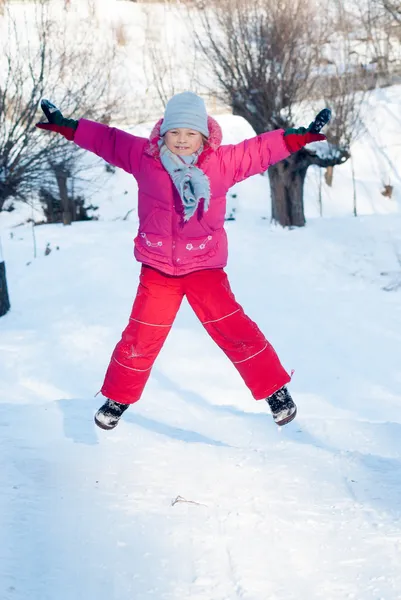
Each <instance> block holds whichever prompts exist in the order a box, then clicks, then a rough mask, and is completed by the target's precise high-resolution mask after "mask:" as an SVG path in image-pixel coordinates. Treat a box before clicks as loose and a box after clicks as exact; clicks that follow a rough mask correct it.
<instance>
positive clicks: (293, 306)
mask: <svg viewBox="0 0 401 600" xmlns="http://www.w3.org/2000/svg"><path fill="white" fill-rule="evenodd" d="M260 216H261V215H260V214H259V215H258V214H257V211H255V212H254V213H253V214H250V215H248V218H247V219H244V222H243V223H241V224H240V221H237V222H230V223H228V232H229V238H230V244H231V256H230V263H229V267H228V271H229V275H230V277H231V280H232V286H233V289H234V291H235V292H236V295H237V297H238V299H239V300H240V301H241V302H242V303H243V304H244V306H245V307H246V310H247V312H248V313H249V314H250V315H251V316H252V317H253V318H254V319H255V320H256V321H257V322H258V323H259V324H260V326H261V328H262V329H263V330H264V331H265V332H266V334H267V335H268V337H269V339H270V340H271V341H272V343H273V344H274V345H275V346H276V348H277V350H278V352H279V354H280V356H281V358H282V360H283V362H284V364H285V365H286V366H287V367H288V368H289V369H291V368H294V369H295V375H294V378H293V382H292V384H291V389H292V392H293V395H294V397H295V398H296V400H297V402H298V404H299V418H298V419H297V420H296V421H295V422H294V423H293V424H291V425H289V426H287V427H286V428H283V429H282V430H281V431H280V430H278V429H277V428H276V426H275V425H274V424H273V422H272V419H271V417H270V416H269V414H268V411H267V406H266V404H265V403H264V402H259V403H257V402H255V401H253V400H252V398H251V396H250V394H249V393H248V391H247V390H246V388H245V387H244V386H243V384H242V381H241V380H240V378H239V375H238V374H237V372H236V371H235V369H234V368H233V367H232V366H231V364H230V363H229V362H228V360H227V359H226V357H225V356H224V355H223V354H222V353H221V352H220V350H219V349H218V348H217V347H215V346H214V345H213V343H212V342H211V340H210V339H209V338H208V337H207V334H206V333H205V332H204V331H203V329H202V327H201V326H200V324H199V323H198V322H197V320H196V317H195V316H194V315H193V314H192V313H191V311H190V308H189V307H188V305H184V306H183V309H182V311H181V312H180V313H179V315H178V318H177V321H176V324H175V327H174V328H173V331H172V332H171V335H170V337H169V338H168V340H167V342H166V345H165V347H164V349H163V350H162V353H161V355H160V357H159V359H158V361H157V363H156V366H155V369H154V371H153V375H152V378H151V380H150V382H149V385H148V387H147V388H146V391H145V393H144V396H143V398H142V400H141V401H140V402H139V403H138V404H137V405H136V406H135V407H133V408H132V409H130V410H129V411H128V413H126V415H125V418H124V421H123V422H122V423H121V424H120V425H119V426H118V428H117V429H116V430H115V431H113V432H109V433H106V432H103V431H101V430H98V429H96V428H95V426H94V424H93V421H92V418H93V413H94V411H95V410H96V408H97V406H98V405H99V403H100V397H97V398H94V397H93V396H94V394H95V393H96V391H97V390H98V389H99V387H100V385H101V382H102V377H103V373H104V370H105V368H106V365H107V361H108V358H109V355H110V352H111V350H112V348H113V346H114V343H115V342H116V341H117V339H118V337H119V334H120V331H121V329H122V328H123V327H124V325H125V323H126V320H127V317H128V311H129V309H130V305H131V302H132V297H133V295H134V292H135V288H136V285H137V279H138V271H139V266H138V265H137V264H136V263H135V262H134V261H133V259H132V247H131V244H132V237H133V235H134V233H135V226H136V224H135V222H127V221H121V220H119V221H114V222H92V223H78V224H75V225H73V226H72V227H70V228H63V227H62V226H42V227H37V228H36V236H37V246H38V258H37V259H36V260H32V237H31V235H32V234H31V230H30V228H29V226H23V227H19V228H15V229H13V230H12V232H13V234H14V235H13V237H12V238H11V237H10V235H9V233H10V230H9V231H8V232H7V233H8V234H7V235H4V236H3V246H4V254H5V256H6V258H7V269H8V279H9V287H10V296H11V302H12V311H11V312H10V313H8V314H7V315H6V316H5V317H4V318H2V319H1V320H0V431H1V435H0V446H1V448H0V484H1V494H0V531H1V545H0V597H1V598H2V600H26V599H27V598H29V599H30V600H54V598H57V600H71V599H72V598H74V599H75V598H91V599H92V598H96V599H97V600H144V599H145V598H154V599H157V600H178V599H182V598H191V600H235V599H237V598H238V599H239V598H241V599H242V600H262V599H263V600H265V599H269V600H295V599H296V600H300V599H302V600H318V599H319V600H320V599H322V600H323V599H324V600H340V599H341V600H343V599H350V598H352V599H358V600H398V599H399V598H400V597H401V574H400V570H399V556H400V551H401V521H400V517H401V509H400V502H399V501H400V494H401V371H400V365H399V357H400V352H399V349H400V343H401V308H400V292H399V291H398V292H386V291H384V290H383V289H382V288H383V286H386V285H388V284H390V283H391V281H393V280H395V278H397V277H400V270H401V268H400V265H399V264H398V263H397V260H396V256H395V253H394V248H398V249H400V248H401V233H400V232H401V218H400V216H366V217H363V218H360V219H353V218H348V219H347V218H343V219H328V220H323V219H321V220H319V219H316V220H312V221H311V222H310V223H309V224H308V226H307V227H306V228H304V229H302V230H296V231H283V230H281V229H279V228H272V227H271V226H270V225H269V224H268V222H267V221H266V220H263V219H261V218H260ZM48 243H50V247H51V248H52V251H51V253H50V254H49V255H48V256H45V255H44V249H45V247H46V245H47V244H48ZM56 246H58V247H59V250H57V249H56ZM258 255H260V256H261V259H260V260H259V261H258V260H257V259H256V256H258ZM383 271H386V272H389V273H390V275H386V276H383V275H380V273H381V272H383ZM391 273H393V274H391ZM194 357H196V358H194ZM179 497H181V500H180V498H179ZM177 499H178V501H177V502H175V503H174V505H173V501H174V500H177Z"/></svg>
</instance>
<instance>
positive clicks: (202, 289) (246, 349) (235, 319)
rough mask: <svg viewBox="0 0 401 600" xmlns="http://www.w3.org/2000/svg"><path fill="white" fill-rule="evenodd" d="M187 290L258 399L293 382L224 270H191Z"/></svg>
mask: <svg viewBox="0 0 401 600" xmlns="http://www.w3.org/2000/svg"><path fill="white" fill-rule="evenodd" d="M185 293H186V295H187V298H188V302H189V304H190V305H191V306H192V308H193V310H194V311H195V313H196V315H197V316H198V318H199V319H200V321H201V323H202V325H203V326H204V327H205V329H206V331H207V332H208V333H209V334H210V336H211V337H212V338H213V340H214V341H215V342H216V343H217V344H218V345H219V346H220V348H221V349H222V350H223V352H225V354H226V355H227V356H228V358H229V359H230V360H231V362H232V363H233V364H234V366H235V367H236V369H237V370H238V372H239V373H240V375H241V377H242V378H243V380H244V382H245V384H246V385H247V386H248V388H249V389H250V391H251V392H252V395H253V397H254V398H255V399H256V400H262V399H265V398H267V397H268V396H271V395H272V394H273V393H274V392H275V391H276V390H279V389H280V388H282V387H283V386H284V385H285V384H286V383H288V382H289V381H290V379H291V378H290V376H289V375H288V373H287V372H286V371H285V369H284V368H283V366H282V365H281V363H280V360H279V358H278V356H277V354H276V352H275V351H274V349H273V347H272V346H271V345H270V344H269V342H268V341H267V339H266V338H265V336H264V335H263V333H262V332H261V331H260V329H259V328H258V326H257V325H256V323H254V322H253V321H252V320H251V319H250V318H249V317H247V316H246V314H245V313H244V311H243V309H242V307H241V306H240V305H239V304H238V302H237V301H236V299H235V297H234V294H233V293H232V291H231V289H230V284H229V282H228V279H227V275H226V273H225V272H224V271H223V269H211V270H203V271H197V272H195V273H191V274H190V275H188V276H187V277H186V278H185Z"/></svg>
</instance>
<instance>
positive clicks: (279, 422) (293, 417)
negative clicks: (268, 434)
mask: <svg viewBox="0 0 401 600" xmlns="http://www.w3.org/2000/svg"><path fill="white" fill-rule="evenodd" d="M296 416H297V409H296V408H295V411H294V412H293V413H292V415H289V416H288V417H286V418H285V419H283V420H282V421H275V423H276V425H278V426H279V427H282V426H283V425H287V424H288V423H291V421H293V420H294V419H295V417H296Z"/></svg>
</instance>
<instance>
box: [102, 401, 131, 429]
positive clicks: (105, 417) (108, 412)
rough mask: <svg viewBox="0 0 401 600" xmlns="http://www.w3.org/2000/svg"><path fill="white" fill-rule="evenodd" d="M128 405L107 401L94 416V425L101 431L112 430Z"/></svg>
mask: <svg viewBox="0 0 401 600" xmlns="http://www.w3.org/2000/svg"><path fill="white" fill-rule="evenodd" d="M128 407H129V404H121V403H120V402H115V401H114V400H109V399H107V400H106V402H105V403H104V404H103V406H101V407H100V408H99V410H98V411H97V413H96V414H95V423H96V425H97V426H98V427H100V428H101V429H114V427H115V426H116V425H117V424H118V422H119V420H120V417H121V415H122V414H123V413H124V411H126V410H127V408H128Z"/></svg>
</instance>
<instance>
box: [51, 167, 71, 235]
mask: <svg viewBox="0 0 401 600" xmlns="http://www.w3.org/2000/svg"><path fill="white" fill-rule="evenodd" d="M54 172H55V175H56V180H57V185H58V189H59V193H60V202H61V206H62V209H63V223H64V225H71V223H72V221H75V211H74V205H73V202H72V201H71V199H70V198H69V197H68V189H67V179H68V171H67V169H65V168H64V166H63V165H56V166H55V167H54Z"/></svg>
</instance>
